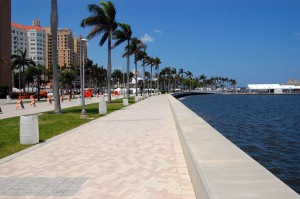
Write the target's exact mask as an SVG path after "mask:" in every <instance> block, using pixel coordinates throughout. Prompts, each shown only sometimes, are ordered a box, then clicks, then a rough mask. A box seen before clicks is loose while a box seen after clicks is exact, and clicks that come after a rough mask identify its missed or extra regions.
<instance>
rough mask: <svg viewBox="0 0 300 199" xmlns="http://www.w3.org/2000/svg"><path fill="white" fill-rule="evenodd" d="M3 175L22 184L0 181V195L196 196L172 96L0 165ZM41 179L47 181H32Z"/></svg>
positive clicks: (149, 100)
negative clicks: (183, 152)
mask: <svg viewBox="0 0 300 199" xmlns="http://www.w3.org/2000/svg"><path fill="white" fill-rule="evenodd" d="M1 179H2V181H3V180H10V182H12V183H13V182H15V183H16V181H18V180H19V183H16V184H15V185H14V186H10V188H6V189H4V188H2V189H1V186H0V198H46V197H48V198H60V199H61V198H100V199H101V198H107V199H108V198H111V199H113V198H115V199H117V198H120V199H121V198H122V199H123V198H124V199H126V198H136V199H143V198H149V199H160V198H166V199H168V198H169V199H173V198H178V199H179V198H195V194H194V190H193V187H192V184H191V181H190V177H189V174H188V171H187V167H186V163H185V161H184V157H183V154H182V149H181V146H180V142H179V140H178V136H177V131H176V127H175V123H174V120H173V116H172V113H171V109H170V106H169V102H168V95H160V96H154V97H151V98H147V99H145V100H143V101H141V102H139V103H136V104H134V105H131V106H129V107H126V108H124V109H122V110H119V111H116V112H114V113H111V114H109V115H107V116H105V117H101V118H99V119H97V120H94V121H92V122H90V123H88V124H86V125H83V126H80V127H79V128H76V129H74V130H72V131H70V132H68V133H66V135H65V136H62V137H61V138H59V139H57V140H55V141H52V142H49V143H48V144H45V145H43V146H41V147H39V148H36V149H34V150H32V151H30V152H28V153H26V154H24V155H21V156H19V157H16V158H15V159H12V160H10V161H8V162H5V163H3V164H1V165H0V183H1ZM28 179H31V180H28ZM51 179H52V181H51ZM72 179H73V180H72ZM21 181H25V182H27V183H20V182H21ZM37 181H38V182H39V183H40V184H42V183H44V184H46V186H44V187H42V186H41V185H40V186H38V184H39V183H37V186H36V187H34V186H30V184H33V183H36V182H37ZM77 181H79V183H77V184H76V182H77ZM50 182H52V186H51V185H50V184H49V183H50ZM64 182H68V184H66V183H65V184H64ZM47 183H48V184H47ZM6 184H7V183H6ZM8 185H9V183H8ZM8 185H7V186H6V187H8ZM10 185H11V184H10ZM62 185H64V186H62ZM29 186H30V187H31V188H30V189H29V188H28V187H29ZM2 187H3V186H2ZM49 187H51V189H50V188H49ZM71 188H72V189H71ZM26 189H29V190H30V191H27V192H26V191H25V190H26ZM47 190H48V191H47Z"/></svg>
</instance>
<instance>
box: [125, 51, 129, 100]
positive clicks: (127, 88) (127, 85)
mask: <svg viewBox="0 0 300 199" xmlns="http://www.w3.org/2000/svg"><path fill="white" fill-rule="evenodd" d="M129 70H130V57H129V55H127V67H126V73H127V74H126V76H127V82H126V97H127V99H129V98H130V89H129V73H130V72H129Z"/></svg>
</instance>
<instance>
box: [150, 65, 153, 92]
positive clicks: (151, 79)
mask: <svg viewBox="0 0 300 199" xmlns="http://www.w3.org/2000/svg"><path fill="white" fill-rule="evenodd" d="M150 81H151V83H150V84H151V89H152V82H153V78H152V66H151V78H150Z"/></svg>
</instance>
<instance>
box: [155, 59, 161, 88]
mask: <svg viewBox="0 0 300 199" xmlns="http://www.w3.org/2000/svg"><path fill="white" fill-rule="evenodd" d="M153 62H154V66H155V69H156V74H157V82H156V88H157V92H158V91H159V64H161V61H160V59H159V58H158V57H155V59H154V60H153Z"/></svg>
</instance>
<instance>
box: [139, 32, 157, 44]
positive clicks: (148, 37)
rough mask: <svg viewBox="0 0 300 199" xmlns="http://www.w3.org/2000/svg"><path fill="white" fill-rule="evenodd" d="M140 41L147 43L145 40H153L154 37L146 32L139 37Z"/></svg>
mask: <svg viewBox="0 0 300 199" xmlns="http://www.w3.org/2000/svg"><path fill="white" fill-rule="evenodd" d="M141 41H142V42H143V43H147V42H153V41H154V38H153V37H151V36H150V35H148V34H147V33H146V34H145V35H144V36H143V37H142V38H141Z"/></svg>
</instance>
